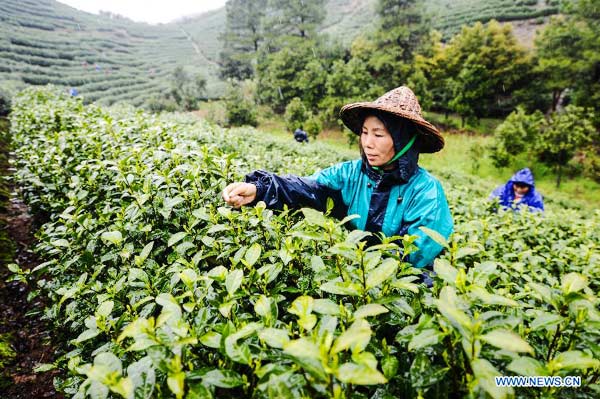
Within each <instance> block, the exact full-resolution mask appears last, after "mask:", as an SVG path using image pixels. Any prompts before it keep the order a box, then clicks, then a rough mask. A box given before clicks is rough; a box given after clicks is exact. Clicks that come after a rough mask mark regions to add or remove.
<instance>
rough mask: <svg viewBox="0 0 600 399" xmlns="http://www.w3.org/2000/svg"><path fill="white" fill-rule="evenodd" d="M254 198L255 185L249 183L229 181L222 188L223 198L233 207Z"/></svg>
mask: <svg viewBox="0 0 600 399" xmlns="http://www.w3.org/2000/svg"><path fill="white" fill-rule="evenodd" d="M255 198H256V186H255V185H254V184H251V183H231V184H230V185H228V186H227V187H225V189H224V190H223V199H224V200H225V202H227V203H228V204H229V205H231V206H233V207H234V208H239V207H241V206H242V205H247V204H249V203H251V202H252V201H254V199H255Z"/></svg>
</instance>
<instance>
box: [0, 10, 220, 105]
mask: <svg viewBox="0 0 600 399" xmlns="http://www.w3.org/2000/svg"><path fill="white" fill-rule="evenodd" d="M0 60H1V62H0V80H1V81H2V85H3V86H4V87H5V88H8V89H10V88H19V87H21V86H23V85H25V84H33V85H41V84H47V83H52V84H56V85H58V86H64V87H76V88H77V90H78V91H79V92H80V93H81V94H82V95H83V96H84V97H85V99H86V101H95V100H99V101H101V102H102V103H106V104H112V103H115V102H118V101H128V102H131V103H133V104H134V105H140V104H142V103H143V102H144V101H145V99H147V98H148V97H149V96H151V95H152V94H153V93H160V92H161V91H163V90H165V89H167V88H168V85H169V83H168V76H169V75H170V73H171V71H172V70H173V69H174V68H175V66H177V65H183V66H184V67H185V68H186V70H188V71H190V72H202V73H203V74H204V75H205V76H207V78H208V81H209V85H208V89H209V92H215V91H216V89H217V88H218V86H219V82H218V81H217V78H216V72H217V68H216V66H214V65H212V64H211V63H209V62H207V60H206V58H205V57H204V56H202V54H201V53H199V52H198V51H196V48H195V46H194V43H193V42H192V41H191V40H189V37H188V35H187V34H186V33H185V32H184V31H183V30H182V29H180V28H179V26H178V25H175V24H171V25H158V26H153V25H147V24H142V23H134V22H132V21H130V20H128V19H124V18H110V17H108V16H105V15H100V16H97V15H93V14H88V13H85V12H81V11H78V10H75V9H73V8H71V7H68V6H66V5H63V4H61V3H58V2H56V1H51V0H24V1H23V0H3V1H2V3H0Z"/></svg>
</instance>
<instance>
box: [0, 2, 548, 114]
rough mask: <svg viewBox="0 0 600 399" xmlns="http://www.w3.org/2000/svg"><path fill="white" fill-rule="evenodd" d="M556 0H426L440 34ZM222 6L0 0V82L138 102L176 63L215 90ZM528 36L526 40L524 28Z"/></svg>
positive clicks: (348, 26) (339, 31) (339, 9)
mask: <svg viewBox="0 0 600 399" xmlns="http://www.w3.org/2000/svg"><path fill="white" fill-rule="evenodd" d="M556 3H557V0H517V1H515V0H487V1H483V0H452V1H451V0H426V1H425V5H426V7H427V10H428V12H429V14H430V15H431V17H432V25H433V26H434V27H435V28H437V29H439V30H441V31H443V32H444V34H445V36H446V37H449V35H451V34H452V33H454V32H456V31H458V29H460V26H461V25H462V24H471V23H473V22H475V21H487V20H489V19H491V18H496V19H498V20H500V21H506V20H517V19H520V20H527V19H535V18H538V17H540V16H543V15H549V14H553V13H556V12H557V6H556ZM376 4H377V0H328V1H327V3H326V7H327V14H326V15H327V16H326V19H325V22H324V23H323V26H322V27H321V31H322V32H323V33H326V34H328V35H329V36H330V37H331V38H333V39H337V40H340V41H341V42H343V43H346V44H349V43H350V42H351V41H352V39H354V38H355V37H356V36H357V35H358V34H359V33H360V32H362V31H364V30H366V29H369V28H370V27H372V26H373V23H374V21H376V12H375V8H376ZM224 27H225V8H220V9H218V10H215V11H211V12H207V13H204V14H201V15H199V16H197V17H190V18H185V19H182V20H179V21H176V22H173V23H169V24H162V25H148V24H143V23H135V22H133V21H131V20H128V19H126V18H118V17H110V16H108V15H99V16H98V15H93V14H89V13H86V12H83V11H79V10H76V9H74V8H71V7H69V6H66V5H63V4H61V3H58V2H56V1H54V0H3V1H2V2H1V3H0V82H2V83H1V86H2V88H4V89H7V90H9V91H11V90H13V89H17V88H22V87H24V86H26V85H44V84H47V83H52V84H55V85H58V86H60V87H64V88H69V87H76V88H77V90H78V91H79V92H80V93H81V95H82V96H84V98H85V100H86V101H99V102H101V103H103V104H113V103H116V102H119V101H126V102H130V103H132V104H134V105H141V104H143V103H144V101H146V99H148V98H149V97H150V96H152V95H153V94H160V93H161V92H163V91H164V90H167V89H168V87H169V81H168V78H169V75H170V73H171V71H172V70H173V69H174V68H175V67H176V66H177V65H182V66H184V67H185V68H186V70H187V71H189V72H192V73H198V72H200V73H202V74H203V75H204V76H205V77H206V78H207V82H208V84H207V94H208V96H209V97H218V96H219V95H220V93H221V92H222V90H223V87H224V83H223V82H221V81H219V79H218V59H219V51H220V48H221V43H220V41H219V35H220V34H221V32H222V31H223V29H224ZM528 40H531V35H530V37H529V39H528Z"/></svg>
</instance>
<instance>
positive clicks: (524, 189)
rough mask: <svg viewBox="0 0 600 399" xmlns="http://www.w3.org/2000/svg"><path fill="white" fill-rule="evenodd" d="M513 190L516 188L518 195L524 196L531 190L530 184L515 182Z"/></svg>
mask: <svg viewBox="0 0 600 399" xmlns="http://www.w3.org/2000/svg"><path fill="white" fill-rule="evenodd" d="M513 190H515V195H516V196H517V197H522V196H524V195H525V194H527V193H528V192H529V186H528V185H527V184H524V183H514V184H513Z"/></svg>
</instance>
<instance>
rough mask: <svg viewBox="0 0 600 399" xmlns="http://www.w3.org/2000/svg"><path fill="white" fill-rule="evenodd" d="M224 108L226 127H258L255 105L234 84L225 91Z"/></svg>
mask: <svg viewBox="0 0 600 399" xmlns="http://www.w3.org/2000/svg"><path fill="white" fill-rule="evenodd" d="M225 108H226V110H227V116H226V118H227V125H228V126H254V127H256V126H258V119H257V115H256V105H255V104H254V103H253V102H252V100H251V99H249V98H247V97H246V96H245V95H244V92H243V90H242V88H241V87H239V86H237V85H236V84H235V83H233V84H232V85H231V86H230V87H229V88H228V89H227V94H226V96H225Z"/></svg>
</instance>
